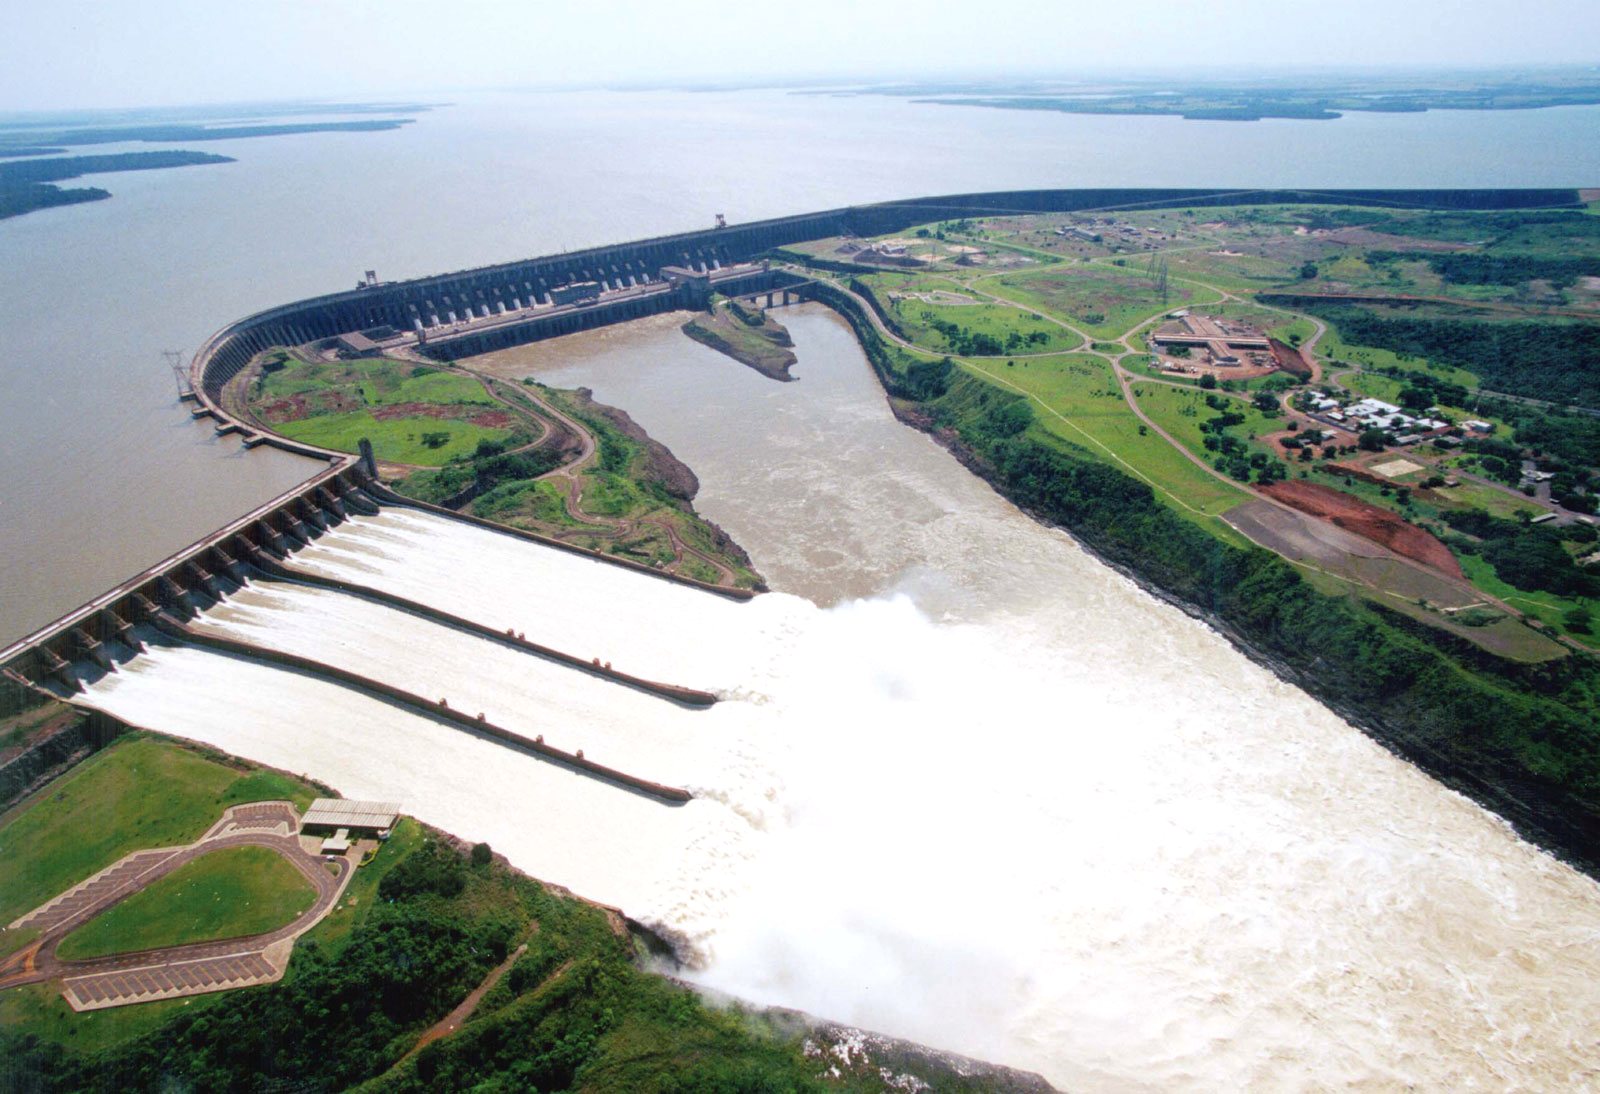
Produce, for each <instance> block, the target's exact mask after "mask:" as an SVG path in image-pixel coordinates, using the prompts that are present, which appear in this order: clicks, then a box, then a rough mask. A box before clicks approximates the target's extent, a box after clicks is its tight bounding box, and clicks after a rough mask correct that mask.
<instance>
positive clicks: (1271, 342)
mask: <svg viewBox="0 0 1600 1094" xmlns="http://www.w3.org/2000/svg"><path fill="white" fill-rule="evenodd" d="M1267 345H1268V346H1270V347H1271V348H1272V359H1273V360H1274V361H1275V362H1277V365H1278V367H1279V368H1281V369H1282V370H1283V371H1284V372H1287V373H1289V374H1290V375H1293V376H1298V377H1300V379H1302V380H1304V379H1307V378H1309V377H1310V375H1311V362H1310V361H1307V360H1306V357H1305V354H1303V353H1301V352H1300V351H1299V350H1297V349H1295V348H1294V347H1293V346H1291V345H1289V343H1287V342H1280V341H1278V340H1277V339H1276V338H1268V339H1267Z"/></svg>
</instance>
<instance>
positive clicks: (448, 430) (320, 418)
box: [272, 410, 511, 467]
mask: <svg viewBox="0 0 1600 1094" xmlns="http://www.w3.org/2000/svg"><path fill="white" fill-rule="evenodd" d="M272 428H273V429H274V430H275V431H276V432H278V433H281V434H283V435H284V436H285V437H290V438H293V439H294V440H297V441H305V442H306V443H307V444H314V445H318V446H320V447H322V448H332V449H336V450H337V451H340V452H354V451H355V450H356V445H357V442H358V441H360V440H361V438H362V437H366V438H367V439H368V440H370V441H371V442H372V451H373V453H374V454H375V455H376V456H377V457H378V459H380V460H392V461H394V462H395V463H408V464H414V465H416V466H418V467H441V466H443V465H444V464H447V463H449V462H450V461H451V460H452V459H454V458H455V457H457V456H467V455H471V453H472V452H473V450H474V449H476V448H477V447H478V442H479V441H501V440H504V439H505V438H507V437H509V436H510V435H511V431H510V430H508V429H495V428H493V427H490V426H481V425H473V424H472V423H471V422H463V421H450V420H448V419H440V418H428V417H418V418H388V419H385V420H382V421H380V420H379V419H377V418H374V417H373V416H372V412H371V411H368V410H356V411H350V412H348V413H344V414H319V415H317V416H315V417H311V418H301V419H300V420H299V421H294V422H281V423H278V424H275V425H274V426H273V427H272ZM436 434H444V435H445V440H444V443H443V444H440V445H438V446H437V447H430V446H429V445H428V444H426V443H424V441H423V438H424V437H425V436H429V435H436Z"/></svg>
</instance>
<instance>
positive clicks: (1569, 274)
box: [1366, 251, 1600, 288]
mask: <svg viewBox="0 0 1600 1094" xmlns="http://www.w3.org/2000/svg"><path fill="white" fill-rule="evenodd" d="M1366 259H1367V262H1368V263H1369V264H1370V265H1373V266H1381V265H1385V264H1388V263H1392V262H1426V263H1427V264H1428V266H1429V267H1430V268H1431V269H1432V270H1433V272H1434V273H1436V274H1438V275H1439V276H1440V277H1442V278H1444V279H1445V280H1446V281H1449V282H1451V283H1453V284H1456V285H1520V284H1522V283H1523V282H1525V281H1536V280H1537V281H1549V282H1550V283H1551V284H1552V285H1554V286H1556V287H1557V288H1565V287H1567V286H1569V285H1572V284H1574V283H1576V282H1577V280H1578V278H1580V277H1584V276H1587V275H1595V274H1600V260H1597V259H1595V258H1593V257H1590V256H1586V255H1585V256H1570V255H1528V254H1485V253H1460V252H1457V253H1447V254H1435V253H1431V252H1416V251H1368V252H1367V255H1366Z"/></svg>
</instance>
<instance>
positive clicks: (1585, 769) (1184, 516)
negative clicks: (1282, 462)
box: [824, 271, 1600, 868]
mask: <svg viewBox="0 0 1600 1094" xmlns="http://www.w3.org/2000/svg"><path fill="white" fill-rule="evenodd" d="M1050 272H1052V273H1053V272H1056V271H1050ZM1033 276H1042V275H1026V277H1022V278H1018V277H1016V276H1015V275H1011V276H1008V278H1007V279H1006V280H1007V281H1008V282H1009V281H1016V280H1024V281H1025V280H1026V279H1027V277H1033ZM824 295H829V294H827V293H826V292H824ZM829 302H830V303H832V304H833V305H834V306H836V307H837V308H838V309H839V310H840V311H841V312H843V313H844V314H845V315H846V317H847V318H850V319H851V321H852V324H853V325H854V326H855V327H856V329H857V332H858V335H860V337H861V338H862V341H863V344H864V345H865V346H866V348H867V351H868V356H869V358H871V359H872V361H873V363H874V366H875V368H876V369H877V370H878V372H879V375H880V376H881V377H882V378H883V380H884V383H885V386H886V387H888V389H889V390H890V393H891V395H892V396H893V397H894V399H895V401H896V403H897V405H899V406H900V408H901V409H902V411H903V412H905V413H906V414H907V416H908V417H910V418H911V419H913V420H917V421H920V422H922V423H924V424H926V425H927V426H928V427H930V428H936V429H939V430H941V431H944V433H945V435H947V436H951V437H952V438H953V439H954V441H955V443H956V444H957V445H958V446H959V447H960V448H961V449H963V450H964V451H965V452H966V453H967V455H968V458H969V459H971V460H972V461H973V462H974V464H975V466H977V467H978V468H979V469H980V470H981V471H982V472H983V473H985V474H986V475H987V476H988V477H990V478H991V479H992V480H993V481H994V482H995V483H996V485H997V486H998V487H999V488H1000V489H1001V490H1002V491H1003V492H1005V493H1007V494H1008V495H1009V496H1011V497H1012V498H1014V499H1015V500H1017V501H1019V502H1020V503H1022V504H1024V505H1025V506H1027V507H1029V508H1031V509H1033V510H1034V511H1036V512H1038V513H1039V514H1040V515H1042V516H1045V517H1047V518H1049V519H1051V520H1054V521H1056V522H1059V523H1061V524H1062V525H1064V526H1066V527H1067V528H1069V529H1070V530H1072V531H1073V532H1075V533H1076V534H1077V535H1078V536H1079V537H1080V538H1081V539H1083V540H1084V541H1085V542H1086V543H1088V544H1089V545H1090V546H1091V547H1093V548H1094V549H1096V550H1097V551H1099V552H1100V553H1101V554H1102V555H1103V556H1105V557H1106V558H1108V559H1110V560H1111V561H1113V562H1116V563H1117V564H1119V565H1123V566H1126V567H1127V568H1128V569H1129V570H1131V571H1133V572H1135V573H1137V574H1139V575H1140V576H1141V577H1142V578H1143V579H1144V580H1145V581H1146V582H1148V583H1149V584H1151V585H1153V586H1155V587H1157V588H1159V589H1161V590H1163V591H1164V592H1166V593H1168V594H1170V595H1172V596H1174V597H1176V598H1177V599H1180V600H1182V601H1184V602H1185V603H1188V604H1190V605H1193V606H1194V607H1195V608H1197V609H1198V610H1201V611H1204V612H1206V613H1208V614H1209V615H1210V616H1211V617H1212V618H1213V619H1215V620H1217V622H1218V623H1219V624H1221V625H1223V626H1225V627H1227V628H1228V629H1230V630H1232V631H1233V632H1234V633H1236V634H1237V635H1238V636H1239V637H1240V639H1241V640H1242V641H1244V642H1245V643H1246V644H1247V645H1248V646H1249V647H1251V648H1253V649H1254V650H1256V651H1258V652H1259V653H1260V654H1261V655H1262V656H1265V657H1269V658H1271V659H1273V660H1274V661H1275V662H1276V663H1277V664H1278V665H1279V666H1280V667H1281V668H1282V669H1283V670H1284V671H1286V672H1288V673H1290V674H1291V675H1292V676H1294V677H1295V678H1296V679H1298V680H1300V681H1301V682H1302V683H1304V684H1305V685H1306V686H1307V687H1308V688H1309V689H1310V690H1312V691H1313V692H1314V693H1316V694H1317V695H1318V696H1319V697H1321V698H1323V699H1324V700H1325V701H1327V702H1329V703H1330V704H1332V705H1333V706H1335V708H1337V709H1339V710H1341V711H1343V712H1346V713H1347V714H1348V715H1350V716H1351V717H1353V718H1354V719H1356V720H1358V721H1360V722H1361V723H1363V724H1365V725H1367V726H1368V727H1369V728H1370V729H1372V731H1373V732H1374V733H1375V734H1376V735H1378V736H1379V737H1380V738H1382V739H1384V740H1386V741H1388V742H1390V743H1391V744H1392V745H1393V746H1395V747H1397V748H1398V749H1400V750H1401V751H1402V752H1404V753H1406V754H1407V755H1409V756H1412V757H1413V758H1415V759H1417V760H1418V761H1419V762H1420V763H1422V764H1423V765H1424V766H1426V767H1428V768H1430V769H1431V770H1433V771H1434V772H1436V773H1437V774H1439V775H1440V776H1441V777H1443V778H1445V779H1446V780H1447V781H1450V782H1451V783H1452V784H1453V785H1456V786H1459V787H1462V788H1464V789H1467V790H1469V791H1470V792H1472V793H1474V794H1476V795H1477V796H1479V797H1480V799H1481V800H1484V801H1486V802H1489V803H1490V804H1491V805H1492V806H1493V807H1495V808H1497V809H1498V810H1499V811H1501V812H1502V813H1503V814H1504V815H1506V816H1508V817H1510V818H1512V819H1513V820H1514V821H1516V822H1517V823H1519V824H1521V825H1523V826H1524V830H1525V831H1530V832H1533V833H1536V834H1537V835H1538V836H1539V837H1540V838H1542V839H1543V840H1544V841H1545V842H1546V843H1547V844H1548V845H1551V846H1555V847H1559V848H1561V849H1562V850H1563V851H1565V852H1566V853H1568V854H1571V855H1573V856H1574V857H1576V858H1578V859H1580V860H1582V861H1585V862H1587V863H1588V864H1589V865H1590V866H1591V868H1592V867H1593V866H1594V864H1595V862H1596V859H1595V857H1594V856H1593V853H1592V849H1593V847H1594V846H1595V845H1596V844H1595V842H1594V841H1595V836H1596V835H1600V742H1597V740H1596V738H1595V737H1594V735H1593V733H1592V731H1591V728H1590V727H1591V726H1592V723H1593V719H1594V717H1595V716H1596V714H1597V713H1600V674H1597V673H1596V671H1595V666H1594V665H1593V664H1591V663H1589V662H1587V661H1586V660H1583V659H1568V660H1567V661H1566V662H1564V663H1561V664H1559V665H1541V666H1527V665H1523V664H1520V663H1517V662H1511V661H1505V660H1502V659H1500V658H1497V657H1493V656H1491V655H1488V654H1486V653H1483V652H1481V651H1479V650H1476V649H1474V648H1472V647H1471V646H1468V645H1466V644H1465V643H1464V642H1462V641H1461V640H1460V639H1458V638H1456V637H1454V636H1452V635H1450V634H1447V633H1443V632H1439V631H1435V630H1433V629H1432V628H1431V627H1425V626H1421V625H1419V624H1417V623H1415V622H1413V621H1412V620H1410V619H1408V618H1406V617H1404V616H1402V615H1398V614H1396V613H1394V612H1392V611H1389V610H1386V609H1384V608H1382V607H1381V606H1379V605H1378V604H1376V603H1369V602H1367V601H1366V600H1364V599H1361V598H1359V597H1352V596H1350V595H1349V593H1350V592H1351V590H1350V588H1349V587H1348V586H1344V587H1341V585H1340V583H1338V582H1332V583H1330V582H1329V581H1327V580H1325V579H1322V578H1319V577H1318V576H1317V575H1314V574H1310V573H1307V572H1304V571H1299V570H1296V569H1295V568H1294V567H1292V566H1291V565H1290V564H1288V563H1286V562H1284V561H1283V560H1282V559H1280V558H1278V557H1277V556H1275V555H1272V554H1270V553H1268V552H1266V551H1263V550H1260V549H1257V548H1254V547H1245V546H1243V545H1241V544H1240V542H1239V541H1238V539H1237V538H1234V537H1229V536H1228V535H1227V534H1226V533H1225V532H1223V531H1222V530H1221V529H1220V528H1219V525H1220V524H1221V522H1220V521H1216V520H1214V519H1211V518H1210V517H1209V516H1207V515H1206V514H1205V512H1204V509H1205V506H1203V505H1197V504H1196V503H1195V500H1193V499H1195V498H1197V497H1199V495H1198V494H1197V493H1195V492H1194V491H1191V490H1189V489H1186V488H1184V487H1183V486H1179V485H1177V484H1176V482H1175V481H1174V480H1172V479H1171V478H1170V477H1169V475H1170V473H1171V472H1170V471H1168V470H1166V469H1167V468H1180V469H1183V470H1184V473H1185V474H1187V473H1188V469H1193V471H1194V473H1196V474H1200V475H1205V472H1204V471H1202V470H1201V469H1199V468H1194V465H1193V464H1192V463H1189V462H1188V461H1187V460H1183V461H1182V462H1181V463H1174V462H1172V458H1171V455H1170V454H1171V453H1173V451H1174V450H1173V449H1172V446H1170V445H1166V443H1165V442H1164V441H1163V442H1161V444H1162V445H1164V446H1165V448H1166V450H1167V453H1169V455H1168V456H1167V457H1166V458H1165V463H1163V462H1162V461H1158V460H1154V459H1152V458H1151V457H1150V455H1149V453H1148V451H1143V452H1141V450H1140V448H1139V446H1137V445H1136V444H1134V443H1132V438H1134V437H1138V438H1139V439H1140V440H1141V441H1144V442H1147V443H1148V442H1150V441H1151V440H1152V435H1151V433H1149V432H1145V433H1143V434H1141V433H1140V431H1138V430H1137V429H1134V430H1128V431H1123V432H1122V433H1121V434H1120V436H1119V435H1118V434H1116V433H1113V432H1110V431H1106V430H1103V429H1102V430H1101V431H1100V432H1099V434H1098V435H1096V434H1095V433H1094V432H1092V431H1091V430H1092V428H1093V427H1092V425H1091V421H1092V419H1093V418H1094V417H1097V416H1098V417H1102V418H1112V419H1114V418H1115V417H1117V416H1118V415H1119V414H1120V413H1122V411H1124V410H1126V409H1127V407H1126V404H1125V403H1120V401H1119V400H1115V399H1113V398H1108V397H1105V396H1104V394H1103V393H1106V392H1108V391H1109V390H1110V384H1109V372H1108V371H1106V372H1100V373H1099V374H1098V375H1097V374H1096V372H1095V370H1094V369H1093V368H1090V367H1085V368H1083V369H1082V370H1081V371H1080V372H1073V371H1071V370H1070V369H1068V368H1061V369H1057V370H1055V371H1054V372H1048V371H1046V370H1043V369H1036V368H1033V367H1030V368H1028V369H1023V368H1022V367H1021V366H1022V362H1020V361H1019V362H1017V364H1016V365H1015V366H1001V367H998V368H997V367H996V366H995V363H994V362H990V361H974V360H970V359H969V360H961V361H957V360H950V359H946V360H944V361H940V360H939V359H938V358H937V357H936V356H935V355H934V354H933V353H931V352H930V353H929V354H927V355H925V356H924V355H919V354H916V353H911V352H906V351H904V350H901V349H898V348H896V347H894V346H893V345H891V344H889V343H887V342H885V341H883V340H882V339H881V338H880V337H879V336H878V335H877V334H876V332H875V331H874V329H873V328H872V327H871V326H870V324H869V323H868V321H867V319H866V318H865V316H864V315H863V314H861V312H860V309H859V307H857V306H856V305H855V304H854V303H853V302H851V301H850V300H849V299H848V298H846V297H843V296H842V295H840V296H838V297H836V298H834V299H830V300H829ZM1031 302H1033V303H1038V304H1048V303H1049V301H1046V300H1044V299H1043V298H1041V297H1038V296H1035V297H1034V298H1033V300H1032V301H1031ZM1067 306H1071V307H1075V308H1077V309H1078V310H1083V309H1082V305H1081V303H1079V302H1074V303H1072V304H1071V305H1067ZM1042 310H1043V309H1042ZM1146 314H1148V309H1140V308H1128V309H1127V310H1125V311H1124V312H1123V313H1122V315H1123V317H1124V318H1125V319H1126V320H1127V321H1129V322H1130V323H1136V322H1137V321H1138V320H1139V319H1140V317H1141V316H1143V315H1146ZM1107 322H1108V323H1109V321H1107ZM1105 333H1106V334H1107V335H1108V336H1115V335H1116V334H1118V333H1121V332H1119V331H1116V330H1114V329H1110V328H1109V327H1108V329H1106V331H1105ZM1102 367H1103V368H1105V369H1107V370H1109V367H1110V366H1109V364H1108V363H1106V364H1103V366H1102ZM1046 376H1048V377H1049V380H1048V382H1042V380H1041V378H1043V377H1046ZM1146 387H1149V388H1151V389H1152V390H1153V389H1154V388H1155V385H1140V395H1139V399H1140V405H1141V407H1144V406H1145V403H1144V400H1145V398H1146V397H1147V395H1146V391H1145V388H1146ZM1097 391H1098V392H1100V393H1102V395H1101V397H1099V398H1096V396H1095V393H1096V392H1097ZM1174 391H1175V389H1163V390H1161V391H1160V392H1159V393H1157V394H1155V395H1153V396H1151V397H1150V408H1153V409H1154V411H1155V414H1154V415H1153V418H1160V419H1162V420H1166V421H1172V423H1173V424H1174V425H1175V426H1178V427H1180V428H1179V430H1178V431H1179V432H1180V433H1182V432H1183V430H1182V427H1183V426H1184V425H1185V422H1184V421H1183V420H1182V418H1183V416H1182V415H1181V413H1177V412H1176V411H1174V406H1176V407H1178V410H1181V404H1179V403H1178V400H1179V399H1180V398H1181V397H1183V396H1184V393H1182V392H1176V393H1169V392H1174ZM1119 403H1120V408H1119ZM1168 404H1173V406H1169V405H1168ZM1099 405H1104V406H1105V407H1106V408H1107V413H1105V414H1101V415H1091V414H1086V413H1085V411H1086V410H1087V409H1088V408H1091V407H1097V406H1099ZM1113 408H1118V409H1113ZM1150 408H1146V409H1147V412H1149V409H1150ZM1174 413H1177V420H1174ZM1124 420H1126V419H1124ZM1246 420H1247V421H1248V420H1249V417H1248V414H1247V415H1246ZM1255 424H1256V427H1257V428H1258V429H1259V428H1264V427H1265V425H1266V423H1265V422H1264V421H1263V422H1257V423H1255ZM1063 425H1067V426H1070V427H1072V428H1070V429H1066V428H1062V426H1063ZM1233 428H1234V429H1235V430H1239V429H1240V427H1237V426H1236V427H1233ZM1191 440H1193V438H1191ZM1180 443H1182V442H1180ZM1286 470H1287V472H1288V473H1290V474H1297V473H1298V472H1299V471H1301V470H1304V469H1303V468H1289V469H1286ZM1206 478H1207V479H1208V480H1209V482H1208V483H1207V486H1208V488H1209V489H1211V490H1217V489H1218V488H1219V487H1220V488H1221V489H1222V491H1223V492H1228V491H1229V490H1230V487H1229V486H1228V485H1227V484H1225V483H1220V482H1218V480H1216V479H1215V478H1213V477H1211V476H1206ZM1239 493H1240V496H1241V497H1243V496H1245V495H1244V494H1243V492H1242V491H1240V492H1239ZM1197 510H1198V512H1197ZM1329 592H1334V593H1337V594H1339V595H1326V594H1327V593H1329Z"/></svg>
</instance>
